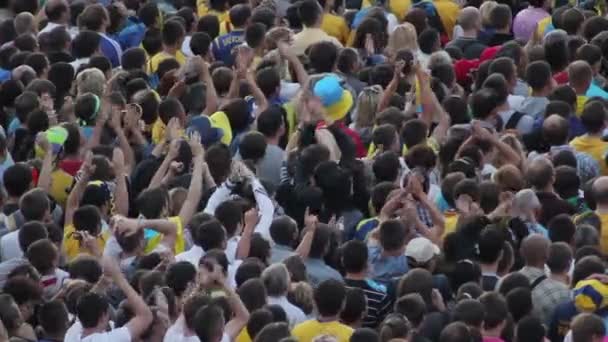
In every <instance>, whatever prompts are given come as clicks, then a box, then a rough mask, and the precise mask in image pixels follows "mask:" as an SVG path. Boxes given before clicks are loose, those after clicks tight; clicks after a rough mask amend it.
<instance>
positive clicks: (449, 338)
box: [439, 322, 473, 342]
mask: <svg viewBox="0 0 608 342" xmlns="http://www.w3.org/2000/svg"><path fill="white" fill-rule="evenodd" d="M472 336H473V335H472V334H471V331H470V330H469V327H467V325H466V324H464V323H462V322H453V323H450V324H448V326H446V327H445V328H443V330H441V334H440V335H439V342H468V341H472V339H473V337H472Z"/></svg>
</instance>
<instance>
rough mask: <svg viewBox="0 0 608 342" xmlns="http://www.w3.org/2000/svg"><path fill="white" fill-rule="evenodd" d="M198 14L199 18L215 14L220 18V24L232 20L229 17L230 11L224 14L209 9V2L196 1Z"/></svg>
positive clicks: (204, 0) (205, 0)
mask: <svg viewBox="0 0 608 342" xmlns="http://www.w3.org/2000/svg"><path fill="white" fill-rule="evenodd" d="M196 12H197V14H198V17H199V18H200V17H202V16H204V15H207V14H213V15H215V16H216V17H218V19H219V20H220V23H221V22H222V21H225V20H230V19H229V16H228V11H224V12H221V13H220V12H218V11H215V10H212V9H209V6H207V0H197V1H196Z"/></svg>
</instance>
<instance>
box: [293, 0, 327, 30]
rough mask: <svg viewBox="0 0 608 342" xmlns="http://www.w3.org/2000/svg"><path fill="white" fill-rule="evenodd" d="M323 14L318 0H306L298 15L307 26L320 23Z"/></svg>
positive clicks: (301, 5)
mask: <svg viewBox="0 0 608 342" xmlns="http://www.w3.org/2000/svg"><path fill="white" fill-rule="evenodd" d="M321 14H322V11H321V6H319V4H318V3H317V2H316V1H311V0H305V1H303V2H302V3H300V6H299V7H298V16H299V17H300V21H301V22H302V24H303V25H304V26H305V27H314V26H316V25H318V24H320V22H319V21H320V19H321Z"/></svg>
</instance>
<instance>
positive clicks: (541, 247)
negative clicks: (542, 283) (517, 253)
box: [521, 234, 550, 268]
mask: <svg viewBox="0 0 608 342" xmlns="http://www.w3.org/2000/svg"><path fill="white" fill-rule="evenodd" d="M549 246H550V243H549V240H548V239H547V238H545V237H544V236H542V235H538V234H532V235H529V236H527V237H526V238H525V239H524V240H523V242H522V244H521V255H522V257H523V258H524V262H525V264H526V265H527V266H531V267H541V268H542V267H544V265H545V263H546V262H547V258H548V257H549Z"/></svg>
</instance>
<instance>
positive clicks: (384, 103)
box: [378, 61, 405, 112]
mask: <svg viewBox="0 0 608 342" xmlns="http://www.w3.org/2000/svg"><path fill="white" fill-rule="evenodd" d="M404 65H405V63H404V62H403V61H399V62H397V63H395V71H394V72H393V78H392V79H391V82H390V83H389V84H388V86H387V87H386V89H385V90H384V92H383V93H382V98H380V102H379V103H378V112H381V111H383V110H385V109H386V108H387V107H388V104H389V103H390V102H391V98H392V97H393V95H394V94H395V92H396V91H397V87H398V86H399V80H400V79H401V70H403V66H404Z"/></svg>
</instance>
